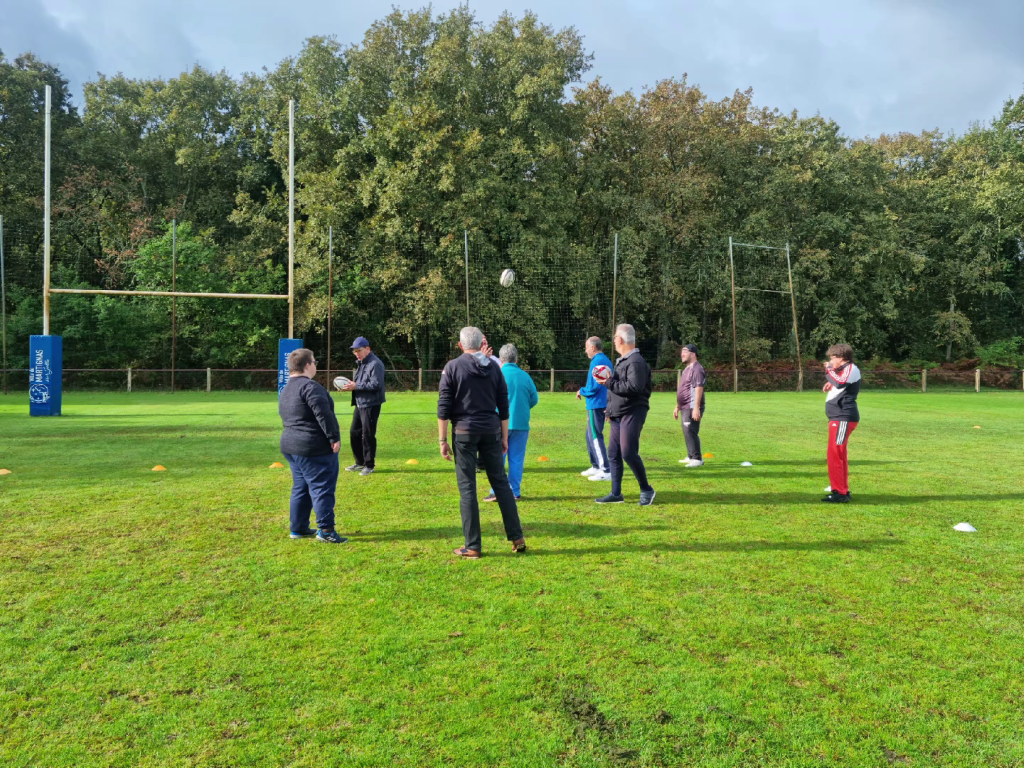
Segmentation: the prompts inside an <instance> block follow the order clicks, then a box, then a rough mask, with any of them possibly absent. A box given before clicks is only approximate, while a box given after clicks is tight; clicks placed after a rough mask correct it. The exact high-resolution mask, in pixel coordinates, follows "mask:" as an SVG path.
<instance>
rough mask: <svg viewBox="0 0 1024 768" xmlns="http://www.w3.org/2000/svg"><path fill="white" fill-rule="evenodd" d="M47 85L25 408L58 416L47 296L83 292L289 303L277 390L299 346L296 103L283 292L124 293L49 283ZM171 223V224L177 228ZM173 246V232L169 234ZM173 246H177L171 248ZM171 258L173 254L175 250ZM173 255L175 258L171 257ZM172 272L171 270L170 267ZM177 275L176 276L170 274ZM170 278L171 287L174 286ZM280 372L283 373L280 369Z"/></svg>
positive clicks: (57, 368) (57, 355) (58, 372)
mask: <svg viewBox="0 0 1024 768" xmlns="http://www.w3.org/2000/svg"><path fill="white" fill-rule="evenodd" d="M50 98H51V96H50V86H46V148H45V153H44V172H43V185H44V191H43V334H42V336H32V338H31V343H30V357H29V412H30V414H31V415H33V416H59V415H60V411H61V394H62V392H61V390H62V387H61V380H62V374H63V344H62V342H63V339H62V338H61V337H60V336H50V295H51V294H54V293H57V294H78V295H84V296H165V297H169V298H171V299H176V298H198V299H275V300H285V301H287V302H288V338H287V339H280V340H279V342H278V392H280V390H281V389H282V387H283V384H282V377H283V379H284V380H285V381H287V378H288V370H287V355H288V353H289V352H291V351H293V350H294V349H299V348H300V347H302V340H301V339H293V338H292V335H293V333H294V328H295V289H294V276H295V102H294V100H290V101H289V102H288V293H286V294H276V293H198V292H194V291H178V290H173V289H172V290H170V291H123V290H106V289H98V288H51V287H50ZM176 225H177V222H176V221H175V225H174V228H175V230H176V229H177V226H176ZM173 237H174V240H175V243H174V245H175V246H176V245H177V242H176V241H177V232H176V231H175V232H174V235H173ZM175 250H176V248H175ZM175 256H176V254H175ZM172 258H174V256H172ZM172 270H174V265H172ZM174 271H175V272H176V270H174ZM174 277H176V274H175V275H174ZM174 277H172V281H173V282H172V288H177V285H176V282H177V281H176V280H175V279H174ZM282 372H283V373H282ZM172 386H173V385H172Z"/></svg>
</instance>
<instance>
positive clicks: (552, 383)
mask: <svg viewBox="0 0 1024 768" xmlns="http://www.w3.org/2000/svg"><path fill="white" fill-rule="evenodd" d="M548 391H549V392H551V394H554V393H555V369H554V368H552V369H551V386H550V387H549V388H548Z"/></svg>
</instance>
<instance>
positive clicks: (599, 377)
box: [594, 365, 612, 384]
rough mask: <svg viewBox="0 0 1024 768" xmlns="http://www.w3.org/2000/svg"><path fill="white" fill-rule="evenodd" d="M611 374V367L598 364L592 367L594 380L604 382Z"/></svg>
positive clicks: (599, 382)
mask: <svg viewBox="0 0 1024 768" xmlns="http://www.w3.org/2000/svg"><path fill="white" fill-rule="evenodd" d="M611 375H612V369H611V368H609V367H608V366H607V365H598V366H596V367H595V368H594V381H596V382H597V383H598V384H604V383H605V382H607V381H608V379H609V377H611Z"/></svg>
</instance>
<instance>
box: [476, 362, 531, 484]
mask: <svg viewBox="0 0 1024 768" xmlns="http://www.w3.org/2000/svg"><path fill="white" fill-rule="evenodd" d="M498 357H499V359H500V360H501V375H502V376H504V377H505V384H506V386H508V453H507V454H506V458H507V459H508V484H509V485H510V486H512V494H513V495H514V496H515V497H516V499H517V500H518V499H519V495H520V494H519V491H520V487H521V484H522V482H523V467H524V466H525V465H526V441H527V439H529V437H530V409H531V408H533V406H535V405H536V404H537V401H538V399H539V398H538V397H537V385H536V384H534V383H533V379H532V378H531V377H530V374H528V373H527V372H526V371H524V370H523V369H522V368H520V367H519V365H518V362H519V351H518V350H517V349H516V348H515V345H513V344H506V345H505V346H503V347H502V348H501V351H500V352H498ZM494 500H495V496H494V490H493V489H492V490H491V493H490V494H489V495H488V496H487V497H486V498H485V499H484V501H494Z"/></svg>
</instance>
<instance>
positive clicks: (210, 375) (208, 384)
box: [206, 368, 213, 392]
mask: <svg viewBox="0 0 1024 768" xmlns="http://www.w3.org/2000/svg"><path fill="white" fill-rule="evenodd" d="M212 386H213V371H211V370H210V369H209V368H207V369H206V391H207V392H209V391H210V389H211V388H212Z"/></svg>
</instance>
